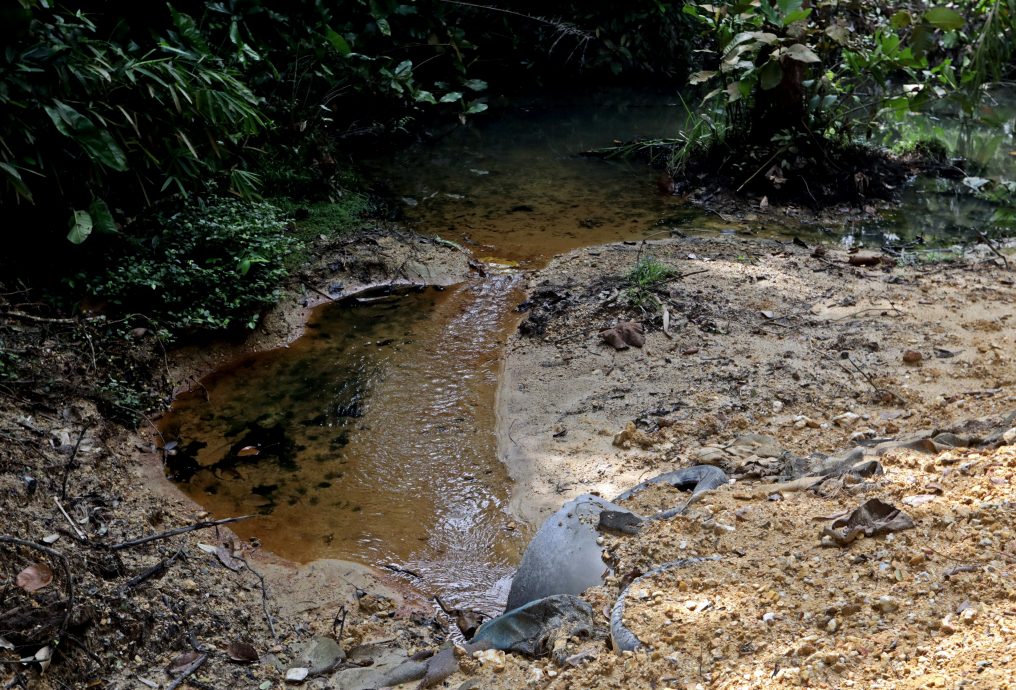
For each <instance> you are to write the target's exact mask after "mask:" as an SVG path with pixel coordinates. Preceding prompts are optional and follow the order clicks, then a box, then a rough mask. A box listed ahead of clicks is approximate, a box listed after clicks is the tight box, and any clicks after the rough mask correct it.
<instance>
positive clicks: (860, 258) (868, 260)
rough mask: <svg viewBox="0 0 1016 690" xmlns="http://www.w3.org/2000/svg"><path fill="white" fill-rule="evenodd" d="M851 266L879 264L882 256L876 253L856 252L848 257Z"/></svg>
mask: <svg viewBox="0 0 1016 690" xmlns="http://www.w3.org/2000/svg"><path fill="white" fill-rule="evenodd" d="M847 261H848V262H849V263H850V265H851V266H878V264H879V263H880V262H881V261H882V257H880V256H876V255H874V254H855V255H854V256H852V257H850V258H849V259H847Z"/></svg>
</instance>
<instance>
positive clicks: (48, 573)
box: [16, 563, 53, 594]
mask: <svg viewBox="0 0 1016 690" xmlns="http://www.w3.org/2000/svg"><path fill="white" fill-rule="evenodd" d="M51 582H53V570H52V569H51V568H50V567H49V566H48V565H46V564H45V563H33V564H32V565H30V566H28V567H27V568H25V569H24V570H22V571H21V572H20V573H18V579H17V582H16V584H17V585H18V587H20V588H21V589H23V590H25V591H26V592H27V593H29V594H31V593H32V592H37V591H39V590H40V589H42V588H43V587H48V586H49V584H50V583H51Z"/></svg>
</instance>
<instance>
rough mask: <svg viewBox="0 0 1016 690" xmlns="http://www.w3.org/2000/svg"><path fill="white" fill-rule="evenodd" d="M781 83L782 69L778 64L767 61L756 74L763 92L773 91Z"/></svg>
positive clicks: (774, 61)
mask: <svg viewBox="0 0 1016 690" xmlns="http://www.w3.org/2000/svg"><path fill="white" fill-rule="evenodd" d="M781 81H783V68H782V67H780V63H779V62H777V61H776V60H769V61H768V62H766V64H764V65H762V69H760V70H759V73H758V83H759V86H761V87H762V90H763V91H768V90H769V89H775V88H776V87H777V86H779V85H780V82H781Z"/></svg>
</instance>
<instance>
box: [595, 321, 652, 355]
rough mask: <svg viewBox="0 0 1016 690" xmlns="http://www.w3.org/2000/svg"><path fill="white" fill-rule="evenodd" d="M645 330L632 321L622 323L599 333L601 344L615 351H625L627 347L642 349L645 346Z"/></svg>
mask: <svg viewBox="0 0 1016 690" xmlns="http://www.w3.org/2000/svg"><path fill="white" fill-rule="evenodd" d="M644 333H645V330H644V329H643V328H642V324H640V323H636V322H634V321H622V322H621V323H619V324H617V325H616V326H614V327H613V328H607V329H604V330H602V331H600V337H601V338H603V342H605V343H607V344H608V345H610V346H611V347H612V348H614V349H615V350H627V349H628V346H629V345H631V346H634V347H642V346H643V345H645V344H646V336H645V335H643V334H644Z"/></svg>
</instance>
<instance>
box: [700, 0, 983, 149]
mask: <svg viewBox="0 0 1016 690" xmlns="http://www.w3.org/2000/svg"><path fill="white" fill-rule="evenodd" d="M685 12H686V13H688V14H689V15H691V16H693V17H695V18H696V19H698V20H699V22H700V25H701V26H702V27H703V30H704V32H705V34H706V37H707V42H708V43H709V44H710V47H709V51H710V62H711V63H712V65H711V68H710V69H707V70H702V71H700V72H697V73H695V74H694V75H692V77H691V78H690V81H691V83H693V84H694V83H704V84H709V85H711V86H713V89H712V90H711V91H710V92H709V93H708V94H707V95H706V96H705V98H704V102H707V103H708V102H709V101H711V100H712V99H718V100H719V101H720V102H721V103H722V105H723V106H724V108H725V112H726V116H727V118H728V120H729V122H730V126H731V127H732V128H733V130H734V131H737V132H742V133H750V134H752V135H753V138H754V139H755V140H757V141H761V140H763V139H769V138H771V137H772V135H773V134H775V133H776V132H778V131H780V130H789V131H792V132H795V133H809V134H811V135H814V134H818V135H821V136H824V137H829V138H832V139H838V140H841V141H848V140H850V139H851V138H853V137H855V136H857V135H858V134H859V133H861V132H863V131H865V130H869V129H870V128H871V127H872V126H873V122H874V120H875V116H877V115H878V114H880V113H885V112H887V111H889V112H897V113H905V112H907V111H910V110H916V109H919V108H921V107H924V106H926V105H927V104H928V103H929V102H930V101H931V100H933V99H936V98H941V97H942V96H945V95H946V94H947V93H949V92H951V91H954V90H955V89H956V87H957V85H958V81H957V70H956V67H955V65H954V59H953V57H952V56H950V55H949V54H948V51H946V50H945V47H946V46H948V45H951V44H952V43H954V42H955V40H956V36H955V35H956V32H957V31H958V30H959V29H960V28H961V27H963V26H964V25H965V19H964V17H963V16H962V15H960V14H959V13H958V12H956V11H955V10H952V9H949V8H946V7H939V8H931V9H929V10H927V11H925V12H923V13H918V14H916V15H912V14H911V13H910V12H907V11H900V12H897V13H896V14H895V15H893V16H892V17H891V18H890V19H888V20H880V18H879V17H878V16H872V17H870V18H869V22H870V25H869V26H867V27H853V28H852V27H851V26H850V25H849V24H848V20H849V19H850V17H849V16H848V15H847V14H846V13H845V12H844V11H843V10H839V9H838V8H837V6H836V4H835V3H820V4H818V5H817V6H811V7H804V4H803V2H802V1H801V0H761V2H749V0H728V1H727V2H721V3H715V4H713V5H694V4H688V5H686V6H685Z"/></svg>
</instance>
